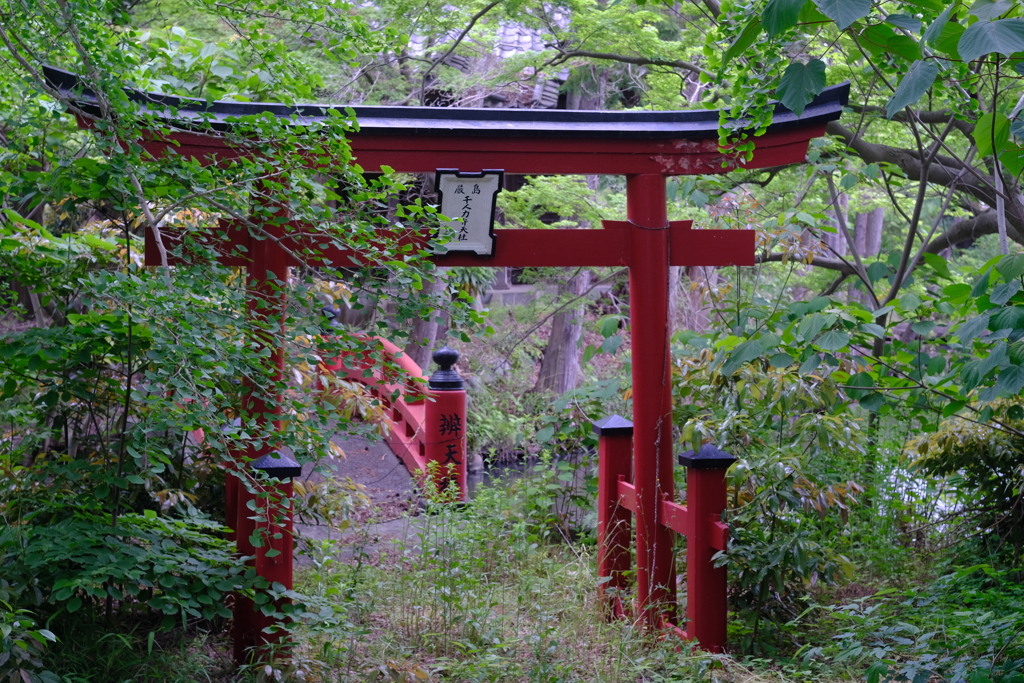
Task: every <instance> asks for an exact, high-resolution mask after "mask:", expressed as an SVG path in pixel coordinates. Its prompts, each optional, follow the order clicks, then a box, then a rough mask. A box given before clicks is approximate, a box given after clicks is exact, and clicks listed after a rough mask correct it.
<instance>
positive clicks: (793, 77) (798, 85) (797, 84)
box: [775, 59, 825, 116]
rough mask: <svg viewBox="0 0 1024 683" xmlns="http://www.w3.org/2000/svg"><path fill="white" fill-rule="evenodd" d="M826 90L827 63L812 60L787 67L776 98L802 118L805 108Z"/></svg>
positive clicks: (776, 91) (776, 90) (777, 89)
mask: <svg viewBox="0 0 1024 683" xmlns="http://www.w3.org/2000/svg"><path fill="white" fill-rule="evenodd" d="M824 89H825V62H823V61H821V60H820V59H812V60H810V61H809V62H807V63H806V64H804V63H802V62H793V63H792V64H790V65H789V66H787V67H786V71H785V73H783V74H782V78H781V80H779V87H778V88H776V89H775V96H776V97H778V98H779V101H780V102H782V104H783V105H784V106H785V107H786V108H787V109H789V110H790V111H791V112H793V113H794V114H796V115H797V116H800V115H801V114H803V113H804V107H806V106H807V104H808V103H809V102H810V101H811V100H813V99H814V96H815V95H817V94H819V93H820V92H821V91H822V90H824Z"/></svg>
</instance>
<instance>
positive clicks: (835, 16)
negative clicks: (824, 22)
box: [814, 0, 871, 31]
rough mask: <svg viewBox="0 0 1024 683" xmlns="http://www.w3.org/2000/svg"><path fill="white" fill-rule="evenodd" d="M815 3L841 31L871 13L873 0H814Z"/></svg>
mask: <svg viewBox="0 0 1024 683" xmlns="http://www.w3.org/2000/svg"><path fill="white" fill-rule="evenodd" d="M814 4H815V5H817V6H818V9H820V10H821V13H822V14H824V15H825V16H826V17H828V18H829V19H831V20H832V21H834V22H836V26H838V27H839V30H840V31H842V30H844V29H846V27H848V26H849V25H850V24H852V23H853V22H855V21H857V20H858V19H863V18H864V17H866V16H867V15H868V14H870V13H871V0H814Z"/></svg>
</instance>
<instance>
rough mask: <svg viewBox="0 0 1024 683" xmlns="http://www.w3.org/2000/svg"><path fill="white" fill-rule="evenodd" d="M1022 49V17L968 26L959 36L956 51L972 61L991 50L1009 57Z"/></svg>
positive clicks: (1023, 23) (1023, 35) (1023, 38)
mask: <svg viewBox="0 0 1024 683" xmlns="http://www.w3.org/2000/svg"><path fill="white" fill-rule="evenodd" d="M1021 51H1024V19H999V20H997V21H979V22H976V23H974V24H972V25H971V26H968V27H967V29H966V30H965V31H964V34H963V35H962V36H960V42H959V43H958V44H957V52H958V53H959V54H960V59H962V60H964V61H965V62H973V61H974V60H975V59H978V58H979V57H983V56H985V55H987V54H990V53H992V52H998V53H999V54H1001V55H1003V56H1004V57H1009V56H1010V55H1012V54H1013V53H1014V52H1021Z"/></svg>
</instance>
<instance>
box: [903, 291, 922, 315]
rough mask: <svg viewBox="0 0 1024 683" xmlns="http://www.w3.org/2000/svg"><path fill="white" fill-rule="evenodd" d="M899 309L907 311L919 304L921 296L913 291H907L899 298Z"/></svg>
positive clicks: (914, 308) (912, 309)
mask: <svg viewBox="0 0 1024 683" xmlns="http://www.w3.org/2000/svg"><path fill="white" fill-rule="evenodd" d="M898 301H899V304H900V310H902V311H904V312H906V313H909V312H911V311H914V310H916V309H917V307H918V306H920V305H921V297H920V296H918V294H917V293H915V292H907V293H906V294H904V295H903V296H901V297H900V298H899V299H898Z"/></svg>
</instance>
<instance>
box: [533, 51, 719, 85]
mask: <svg viewBox="0 0 1024 683" xmlns="http://www.w3.org/2000/svg"><path fill="white" fill-rule="evenodd" d="M547 47H550V48H553V49H555V50H558V57H556V58H555V59H553V60H551V61H550V62H548V63H549V64H550V65H552V66H555V65H557V64H562V63H564V62H567V61H569V60H570V59H572V58H573V57H587V58H589V59H606V60H608V61H610V62H622V63H623V64H634V65H636V66H667V67H670V68H673V69H685V70H686V71H692V72H693V73H695V74H707V75H708V76H710V77H712V78H714V74H713V73H711V72H710V71H708V70H706V69H703V68H701V67H700V66H698V65H696V64H694V63H693V62H687V61H685V60H682V59H647V58H646V57H630V56H628V55H617V54H613V53H610V52H590V51H589V50H563V49H561V48H560V47H558V46H557V45H552V44H550V43H548V45H547Z"/></svg>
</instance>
